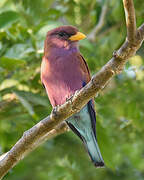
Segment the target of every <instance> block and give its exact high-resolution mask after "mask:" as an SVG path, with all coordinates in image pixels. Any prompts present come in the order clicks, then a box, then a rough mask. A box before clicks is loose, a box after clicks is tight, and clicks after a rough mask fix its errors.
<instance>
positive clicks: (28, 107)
mask: <svg viewBox="0 0 144 180" xmlns="http://www.w3.org/2000/svg"><path fill="white" fill-rule="evenodd" d="M14 93H15V95H16V96H17V98H18V99H19V101H20V102H21V104H22V105H23V106H24V107H25V109H26V110H27V111H28V113H29V114H30V115H31V116H32V117H33V118H34V119H35V120H37V119H38V116H37V115H36V113H35V112H34V109H33V107H32V106H31V104H30V103H29V102H28V101H27V99H26V98H25V96H23V95H22V93H19V91H14Z"/></svg>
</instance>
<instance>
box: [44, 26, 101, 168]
mask: <svg viewBox="0 0 144 180" xmlns="http://www.w3.org/2000/svg"><path fill="white" fill-rule="evenodd" d="M84 38H86V35H84V34H83V33H81V32H79V30H78V29H77V28H76V27H75V26H71V25H64V26H60V27H57V28H54V29H52V30H49V31H48V32H47V35H46V39H45V42H44V56H43V58H42V63H41V81H42V84H43V86H44V87H45V89H46V92H47V95H48V97H49V100H50V103H51V105H52V107H53V108H56V107H57V106H60V105H62V104H64V103H65V102H66V101H67V99H68V98H70V97H71V96H72V95H73V94H74V93H75V92H76V91H77V90H80V89H81V88H83V87H84V86H85V85H86V84H87V83H88V82H89V81H90V80H91V76H90V71H89V68H88V65H87V63H86V61H85V59H84V58H83V56H82V55H81V53H80V50H79V44H78V42H79V40H82V39H84ZM66 123H67V125H68V126H69V127H70V129H71V130H72V131H73V132H74V133H75V134H76V135H77V136H78V137H79V138H80V139H81V140H82V142H83V144H84V146H85V149H86V151H87V152H88V154H89V156H90V159H91V160H92V162H93V164H94V165H95V166H96V167H103V166H104V160H103V158H102V155H101V152H100V149H99V146H98V142H97V136H96V112H95V108H94V100H93V99H91V100H90V101H89V102H88V103H87V104H86V105H85V106H84V107H83V108H82V109H81V110H80V111H79V112H78V113H76V114H74V115H72V116H71V117H70V118H68V119H66Z"/></svg>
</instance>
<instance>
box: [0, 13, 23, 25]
mask: <svg viewBox="0 0 144 180" xmlns="http://www.w3.org/2000/svg"><path fill="white" fill-rule="evenodd" d="M19 17H20V16H19V14H18V13H17V12H15V11H5V12H3V13H1V14H0V28H4V27H6V26H8V25H11V24H13V23H14V22H16V21H17V20H18V19H19Z"/></svg>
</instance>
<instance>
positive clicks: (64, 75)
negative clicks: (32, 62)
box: [41, 55, 84, 106]
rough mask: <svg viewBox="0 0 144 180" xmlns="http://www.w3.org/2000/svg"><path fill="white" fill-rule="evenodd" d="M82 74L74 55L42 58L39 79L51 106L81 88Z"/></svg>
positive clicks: (59, 103) (61, 101)
mask: <svg viewBox="0 0 144 180" xmlns="http://www.w3.org/2000/svg"><path fill="white" fill-rule="evenodd" d="M83 76H84V74H83V71H82V69H81V68H80V62H79V60H78V59H77V55H75V56H68V55H65V56H55V57H53V58H52V57H49V58H43V60H42V65H41V79H42V82H43V84H44V86H45V88H46V91H47V94H48V96H49V99H50V102H51V104H52V105H53V106H56V105H61V104H63V103H64V102H65V101H66V98H69V97H70V96H71V95H72V94H74V92H75V91H76V90H78V89H81V88H82V84H83V80H84V77H83Z"/></svg>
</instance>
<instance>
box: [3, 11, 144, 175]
mask: <svg viewBox="0 0 144 180" xmlns="http://www.w3.org/2000/svg"><path fill="white" fill-rule="evenodd" d="M129 11H130V10H129ZM129 11H128V12H129ZM128 17H130V16H128ZM127 28H128V27H127ZM143 40H144V24H142V25H141V26H140V27H139V29H138V30H137V31H136V38H135V43H132V42H131V41H130V40H127V39H126V40H125V42H124V44H123V45H122V46H121V47H120V49H119V50H118V51H116V52H115V53H114V54H113V57H112V59H111V60H110V61H109V62H108V63H107V64H106V65H104V66H103V67H102V69H101V70H100V71H99V72H98V73H97V74H96V75H94V76H93V78H92V80H91V81H90V82H89V83H88V84H87V85H86V86H85V87H84V88H82V89H81V90H80V91H78V92H76V93H75V94H74V96H73V97H72V98H71V99H70V100H68V101H67V102H66V103H65V104H63V105H62V106H60V107H58V108H57V111H53V112H52V113H51V114H50V116H48V117H46V118H45V119H44V120H42V121H40V122H39V123H38V124H36V125H35V126H33V127H32V128H31V129H29V130H28V131H26V132H25V133H24V134H23V136H22V138H21V139H20V140H19V141H18V142H17V143H16V144H15V145H14V146H13V148H12V149H11V150H10V151H9V152H8V153H7V154H6V156H5V157H4V158H3V159H2V160H1V161H0V178H2V177H3V176H4V175H5V174H6V173H7V172H8V171H9V170H10V169H11V168H12V167H13V166H15V165H16V164H17V163H18V162H19V161H20V160H21V159H22V158H23V157H24V156H25V155H26V154H27V152H28V151H30V149H32V150H33V146H35V144H36V143H37V142H39V140H40V139H42V138H43V137H44V136H45V135H46V134H47V133H48V132H50V131H51V130H52V129H54V128H55V127H56V126H58V124H59V123H61V122H62V121H63V120H64V119H67V118H68V117H70V116H71V115H73V114H74V113H76V112H78V111H80V109H81V108H82V107H83V106H84V105H85V104H87V102H88V101H89V100H90V99H91V98H93V97H94V96H95V95H96V94H97V93H98V92H99V90H101V89H103V88H104V86H105V85H106V84H107V83H108V81H109V80H110V79H111V78H112V77H113V76H114V75H115V74H118V73H120V72H121V71H122V70H123V68H124V65H125V63H126V62H127V60H128V58H130V57H131V56H133V55H134V54H135V53H136V51H137V50H138V49H139V48H140V46H141V44H142V42H143ZM53 135H55V133H54V134H53Z"/></svg>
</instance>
